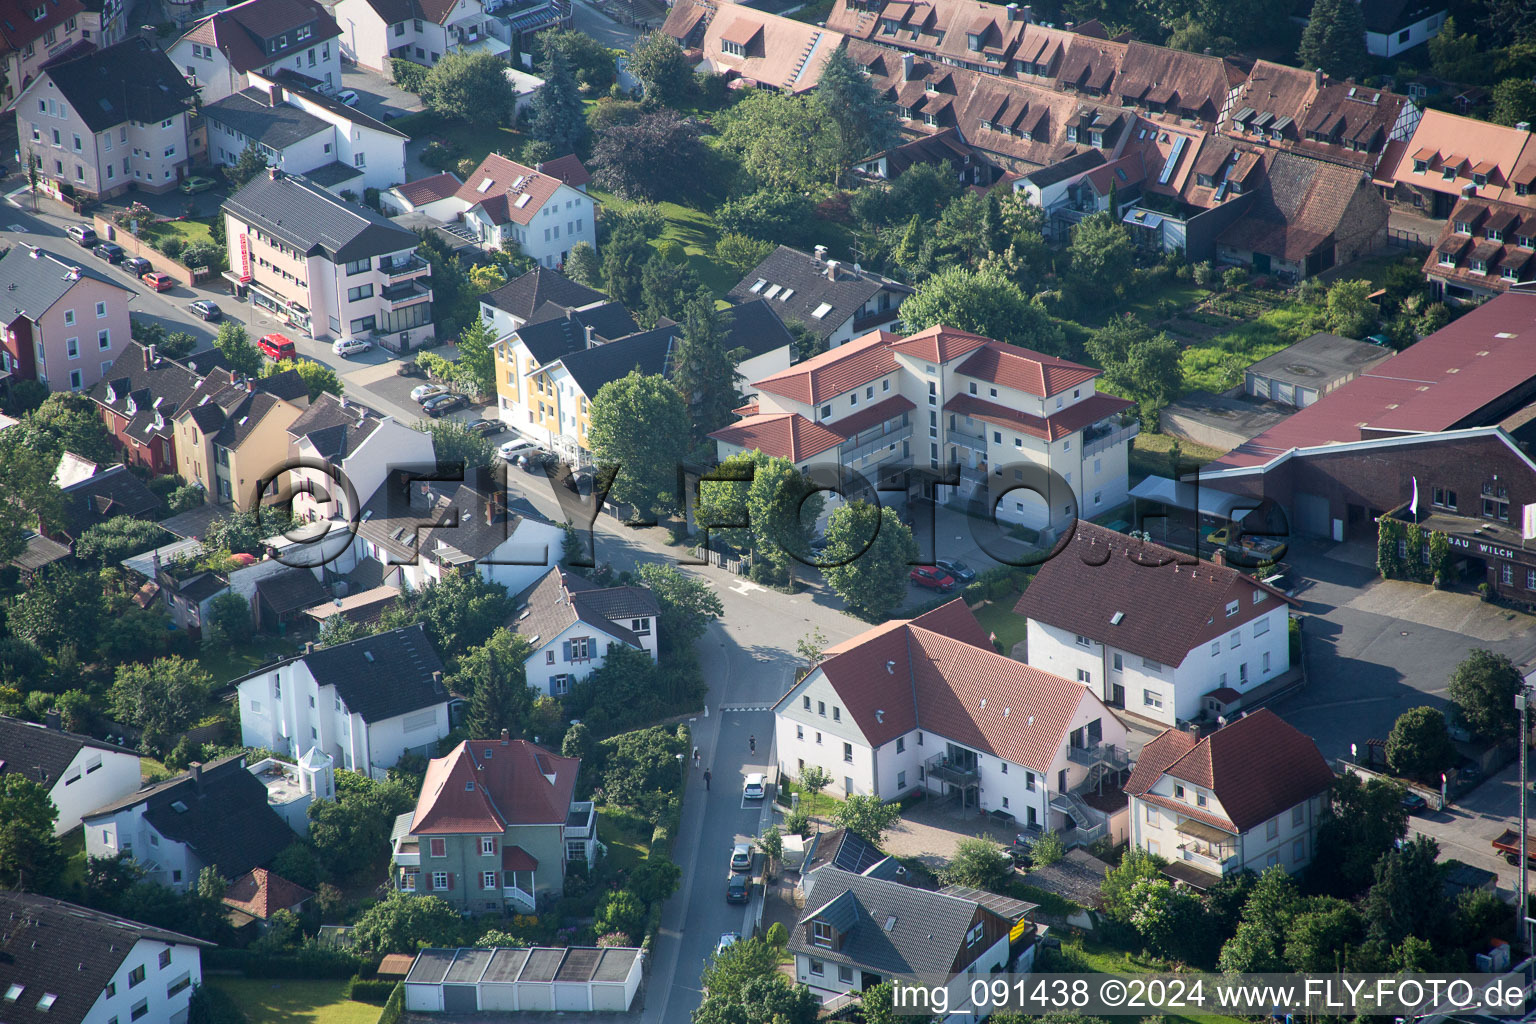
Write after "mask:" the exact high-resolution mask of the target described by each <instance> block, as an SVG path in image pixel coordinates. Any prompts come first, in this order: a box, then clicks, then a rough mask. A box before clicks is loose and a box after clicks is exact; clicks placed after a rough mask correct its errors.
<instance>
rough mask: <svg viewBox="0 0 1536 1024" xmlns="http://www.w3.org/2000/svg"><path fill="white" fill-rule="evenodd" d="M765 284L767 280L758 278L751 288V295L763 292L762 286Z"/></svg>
mask: <svg viewBox="0 0 1536 1024" xmlns="http://www.w3.org/2000/svg"><path fill="white" fill-rule="evenodd" d="M767 283H768V279H767V278H766V277H760V278H758V279H757V283H756V284H754V285H753V286H752V294H753V295H756V294H757V293H758V292H760V291H762V290H763V285H765V284H767Z"/></svg>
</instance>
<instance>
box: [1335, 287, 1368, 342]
mask: <svg viewBox="0 0 1536 1024" xmlns="http://www.w3.org/2000/svg"><path fill="white" fill-rule="evenodd" d="M1370 295H1371V282H1369V281H1340V282H1338V283H1337V284H1335V285H1334V286H1333V287H1332V288H1329V289H1328V307H1327V314H1326V315H1327V324H1328V329H1329V330H1330V331H1333V332H1334V333H1335V334H1342V335H1344V336H1345V337H1346V338H1363V337H1365V336H1366V335H1367V334H1369V333H1371V331H1372V330H1373V329H1375V327H1376V319H1377V310H1376V307H1375V305H1374V304H1372V302H1371V299H1370Z"/></svg>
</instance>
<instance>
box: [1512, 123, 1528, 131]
mask: <svg viewBox="0 0 1536 1024" xmlns="http://www.w3.org/2000/svg"><path fill="white" fill-rule="evenodd" d="M1530 130H1531V122H1529V121H1516V122H1515V131H1517V132H1528V131H1530Z"/></svg>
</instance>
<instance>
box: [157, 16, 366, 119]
mask: <svg viewBox="0 0 1536 1024" xmlns="http://www.w3.org/2000/svg"><path fill="white" fill-rule="evenodd" d="M340 35H341V29H340V28H339V27H338V26H337V24H336V19H335V18H333V17H331V13H330V12H329V11H328V10H326V9H325V7H324V6H323V5H321V4H319V3H316V2H315V0H244V3H237V4H235V5H234V6H232V7H226V8H224V10H222V11H219V12H218V13H216V14H210V15H209V16H208V17H206V18H203V19H202V20H201V21H199V22H198V23H197V24H196V25H193V26H192V28H191V29H189V30H188V31H187V33H186V34H185V35H183V36H182V37H181V38H180V39H178V40H176V41H175V42H174V43H172V44H171V45H170V46H169V47H168V48H167V49H166V53H167V54H168V55H169V56H170V58H171V62H172V63H173V64H175V65H176V67H178V68H180V69H182V71H183V73H184V74H185V75H186V77H187V81H188V82H190V83H191V84H192V86H193V87H194V88H196V89H197V91H198V95H199V96H201V97H202V101H203V106H204V107H208V106H212V105H213V104H215V103H217V102H219V101H220V100H222V99H224V98H225V97H226V96H231V95H234V94H235V93H238V92H240V91H241V90H243V89H245V88H246V87H247V86H249V85H253V84H254V82H253V81H252V80H251V77H250V76H251V75H253V74H259V75H261V76H262V77H264V78H267V79H271V78H272V76H273V75H274V74H276V73H277V72H278V71H279V70H290V71H294V72H297V73H298V74H300V75H303V76H304V77H305V78H306V79H308V80H310V81H311V82H313V83H314V88H316V89H317V90H320V91H323V92H330V91H331V90H333V89H339V88H340V87H341V44H340V42H339V41H338V40H337V37H338V36H340Z"/></svg>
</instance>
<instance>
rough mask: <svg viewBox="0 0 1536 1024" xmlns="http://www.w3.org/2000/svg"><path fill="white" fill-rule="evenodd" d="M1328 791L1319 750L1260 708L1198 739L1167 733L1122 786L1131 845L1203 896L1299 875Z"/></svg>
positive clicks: (1190, 733) (1328, 773) (1145, 751)
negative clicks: (1266, 876) (1251, 880)
mask: <svg viewBox="0 0 1536 1024" xmlns="http://www.w3.org/2000/svg"><path fill="white" fill-rule="evenodd" d="M1333 782H1334V775H1333V769H1332V768H1329V767H1328V762H1327V761H1326V760H1324V759H1323V755H1322V754H1320V753H1319V752H1318V749H1317V746H1316V744H1314V743H1313V742H1312V740H1311V739H1310V738H1309V737H1308V736H1307V735H1306V734H1305V733H1302V732H1301V731H1300V730H1298V729H1296V728H1295V727H1294V726H1291V725H1288V724H1286V722H1285V721H1283V720H1282V719H1281V718H1280V717H1279V716H1278V715H1276V714H1275V713H1274V712H1273V711H1270V710H1269V709H1267V708H1264V709H1260V710H1258V711H1255V712H1252V713H1251V714H1248V715H1245V716H1243V717H1242V718H1239V719H1237V720H1236V721H1234V722H1232V723H1231V724H1229V725H1227V726H1225V727H1223V728H1221V729H1218V730H1216V731H1215V732H1213V733H1211V734H1210V735H1208V736H1206V737H1204V738H1200V737H1199V736H1198V734H1197V733H1196V732H1195V731H1194V730H1180V729H1169V730H1167V731H1166V732H1164V733H1162V734H1161V735H1159V736H1158V737H1156V738H1155V739H1153V740H1152V741H1150V742H1149V743H1147V745H1146V746H1145V747H1143V748H1142V751H1141V757H1140V759H1139V760H1138V761H1137V762H1136V768H1135V770H1134V771H1133V772H1132V773H1131V778H1130V781H1128V782H1127V783H1126V785H1125V792H1126V795H1127V796H1129V797H1130V809H1131V842H1132V843H1133V844H1134V845H1135V846H1136V847H1137V848H1138V849H1142V850H1146V851H1147V852H1148V853H1153V854H1156V855H1157V856H1159V857H1162V858H1164V859H1166V860H1167V861H1168V862H1169V863H1168V866H1167V868H1166V869H1165V870H1166V871H1167V872H1168V874H1170V875H1172V876H1173V877H1175V878H1177V879H1180V880H1181V881H1186V882H1189V883H1190V884H1192V885H1195V886H1197V887H1199V888H1201V889H1205V888H1209V887H1210V886H1211V885H1212V884H1214V883H1215V882H1216V880H1218V879H1220V878H1222V877H1223V876H1225V875H1230V874H1237V873H1239V872H1242V871H1253V872H1255V873H1260V872H1263V871H1264V870H1265V869H1266V868H1271V867H1275V866H1276V865H1279V866H1280V867H1283V868H1284V869H1285V870H1286V871H1287V872H1295V871H1299V870H1301V869H1302V868H1305V867H1306V866H1307V865H1308V864H1310V863H1312V858H1313V857H1314V856H1315V855H1316V849H1315V846H1316V842H1317V829H1318V826H1319V824H1320V822H1321V820H1322V814H1323V808H1324V806H1325V802H1326V801H1327V799H1328V792H1329V790H1330V789H1331V788H1332V787H1333Z"/></svg>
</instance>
